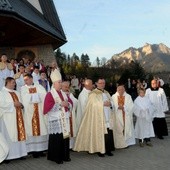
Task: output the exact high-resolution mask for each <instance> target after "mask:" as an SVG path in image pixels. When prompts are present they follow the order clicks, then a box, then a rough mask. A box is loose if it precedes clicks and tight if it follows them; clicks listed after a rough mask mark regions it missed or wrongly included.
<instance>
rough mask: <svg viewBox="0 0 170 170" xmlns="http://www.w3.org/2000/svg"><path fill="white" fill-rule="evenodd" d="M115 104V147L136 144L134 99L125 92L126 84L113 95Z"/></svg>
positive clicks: (120, 86) (119, 147)
mask: <svg viewBox="0 0 170 170" xmlns="http://www.w3.org/2000/svg"><path fill="white" fill-rule="evenodd" d="M112 99H113V101H114V105H115V114H114V123H113V125H114V127H113V130H114V142H115V148H117V149H121V148H126V147H128V146H129V145H134V144H135V136H134V125H133V101H132V98H131V96H130V95H129V94H127V93H126V92H125V87H124V85H122V84H120V85H118V87H117V92H116V93H115V94H114V95H113V96H112Z"/></svg>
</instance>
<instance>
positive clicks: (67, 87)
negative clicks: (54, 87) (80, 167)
mask: <svg viewBox="0 0 170 170" xmlns="http://www.w3.org/2000/svg"><path fill="white" fill-rule="evenodd" d="M61 92H62V94H63V96H64V98H65V100H68V102H70V103H71V105H70V106H71V107H70V108H69V112H70V118H69V119H70V149H72V148H73V146H74V142H75V138H76V119H75V116H76V110H77V99H76V98H75V97H74V95H73V94H72V93H71V92H70V82H69V81H63V82H62V90H61Z"/></svg>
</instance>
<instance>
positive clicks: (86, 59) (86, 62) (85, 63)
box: [80, 54, 90, 68]
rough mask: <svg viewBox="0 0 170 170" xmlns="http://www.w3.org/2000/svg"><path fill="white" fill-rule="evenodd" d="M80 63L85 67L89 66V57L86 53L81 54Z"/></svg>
mask: <svg viewBox="0 0 170 170" xmlns="http://www.w3.org/2000/svg"><path fill="white" fill-rule="evenodd" d="M80 60H81V64H82V66H83V67H84V68H87V67H89V66H90V58H89V56H88V55H87V54H85V55H84V54H82V55H81V59H80Z"/></svg>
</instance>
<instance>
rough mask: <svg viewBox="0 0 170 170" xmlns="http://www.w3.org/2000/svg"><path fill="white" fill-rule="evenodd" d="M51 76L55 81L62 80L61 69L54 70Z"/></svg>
mask: <svg viewBox="0 0 170 170" xmlns="http://www.w3.org/2000/svg"><path fill="white" fill-rule="evenodd" d="M50 78H51V81H52V82H53V83H54V82H56V81H59V80H62V77H61V73H60V71H59V70H58V69H55V70H54V71H52V72H51V75H50Z"/></svg>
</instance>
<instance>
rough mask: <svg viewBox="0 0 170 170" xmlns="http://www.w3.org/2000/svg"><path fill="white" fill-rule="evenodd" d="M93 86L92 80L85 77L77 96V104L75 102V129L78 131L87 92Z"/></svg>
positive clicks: (86, 99)
mask: <svg viewBox="0 0 170 170" xmlns="http://www.w3.org/2000/svg"><path fill="white" fill-rule="evenodd" d="M92 88H93V82H92V80H91V79H86V80H85V81H84V87H83V90H82V91H81V93H80V94H79V96H78V104H77V114H76V124H77V125H76V127H77V129H76V131H78V128H79V127H80V123H81V121H82V118H83V116H84V111H85V107H86V104H87V101H88V97H89V93H90V92H91V90H92Z"/></svg>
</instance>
